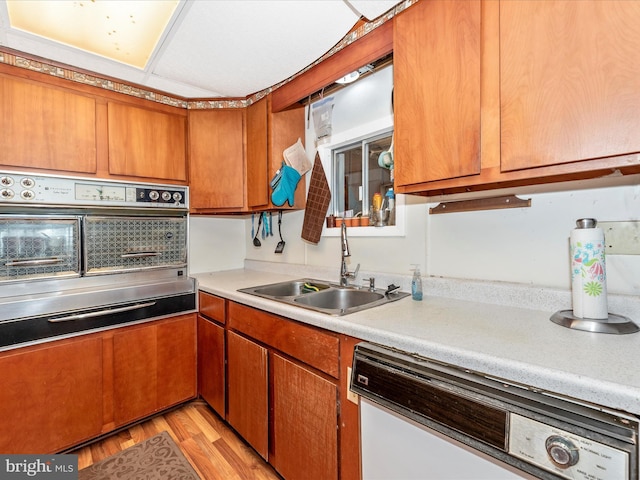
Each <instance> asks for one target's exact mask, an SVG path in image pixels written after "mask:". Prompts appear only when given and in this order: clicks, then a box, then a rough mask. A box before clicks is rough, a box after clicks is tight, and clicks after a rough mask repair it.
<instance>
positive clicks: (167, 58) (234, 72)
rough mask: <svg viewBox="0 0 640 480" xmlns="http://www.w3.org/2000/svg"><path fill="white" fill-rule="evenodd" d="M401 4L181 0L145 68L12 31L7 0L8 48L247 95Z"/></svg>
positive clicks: (2, 22)
mask: <svg viewBox="0 0 640 480" xmlns="http://www.w3.org/2000/svg"><path fill="white" fill-rule="evenodd" d="M14 1H15V0H14ZM94 1H118V0H94ZM150 1H152V0H150ZM398 3H400V0H181V1H180V5H179V6H178V8H177V9H176V12H175V14H174V16H173V18H172V19H171V21H170V22H169V25H168V26H167V29H166V30H165V32H164V34H163V36H162V38H161V39H160V42H159V43H158V45H157V47H156V49H155V51H154V53H153V55H152V56H151V59H150V61H149V62H148V64H147V66H146V68H144V69H143V70H140V69H138V68H135V67H131V66H128V65H125V64H122V63H119V62H116V61H113V60H110V59H107V58H104V57H101V56H98V55H95V54H91V53H88V52H85V51H83V50H80V49H77V48H73V47H70V46H68V45H64V44H61V43H57V42H52V41H50V40H47V39H44V38H42V37H39V36H36V35H33V34H30V33H27V32H24V31H21V30H18V29H15V28H12V27H11V25H10V23H9V15H8V10H7V3H6V1H5V0H2V1H1V2H0V45H1V46H4V47H8V48H11V49H15V50H18V51H21V52H24V53H27V54H31V55H36V56H39V57H43V58H45V59H49V60H53V61H55V62H59V63H64V64H67V65H72V66H74V67H77V68H80V69H84V70H89V71H92V72H95V73H97V74H101V75H104V76H108V77H114V78H116V79H120V80H122V81H125V82H128V83H134V84H138V85H142V86H145V87H148V88H152V89H156V90H160V91H163V92H166V93H169V94H173V95H176V96H181V97H186V98H211V97H241V98H244V97H246V96H248V95H251V94H253V93H256V92H259V91H261V90H264V89H266V88H269V87H271V86H273V85H275V84H277V83H279V82H281V81H283V80H285V79H287V78H289V77H291V76H292V75H294V74H295V73H297V72H299V71H300V70H302V69H303V68H305V67H306V66H308V65H310V64H311V63H313V62H314V61H316V60H317V59H318V58H320V57H321V56H322V55H323V54H325V53H326V52H327V51H329V50H330V49H331V48H332V47H333V46H334V45H335V44H336V43H338V42H339V41H340V40H341V39H342V38H343V37H344V36H345V35H346V34H347V33H348V32H349V31H350V30H351V28H352V27H353V26H354V24H355V23H356V22H357V21H358V20H359V19H360V18H361V17H364V18H365V19H367V20H373V19H375V18H377V17H378V16H380V15H382V14H383V13H385V12H387V11H388V10H389V9H391V8H392V7H394V6H395V5H396V4H398ZM69 28H73V27H72V26H71V25H70V26H69Z"/></svg>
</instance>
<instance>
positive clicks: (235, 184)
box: [189, 109, 245, 211]
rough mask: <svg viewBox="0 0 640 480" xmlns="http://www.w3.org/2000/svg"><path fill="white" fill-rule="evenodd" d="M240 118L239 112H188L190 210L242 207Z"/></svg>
mask: <svg viewBox="0 0 640 480" xmlns="http://www.w3.org/2000/svg"><path fill="white" fill-rule="evenodd" d="M243 118H244V113H243V111H242V110H241V109H229V110H225V109H216V110H191V111H189V149H190V157H189V172H190V182H189V186H190V195H191V199H190V204H191V208H192V209H194V210H196V211H197V210H204V211H206V210H216V209H235V210H241V209H242V208H243V207H244V175H245V172H244V145H243V136H244V135H243V121H244V120H243Z"/></svg>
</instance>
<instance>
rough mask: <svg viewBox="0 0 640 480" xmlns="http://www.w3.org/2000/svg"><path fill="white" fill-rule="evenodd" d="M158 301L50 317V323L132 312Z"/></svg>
mask: <svg viewBox="0 0 640 480" xmlns="http://www.w3.org/2000/svg"><path fill="white" fill-rule="evenodd" d="M155 304H156V302H155V301H153V302H146V303H138V304H136V305H128V306H126V307H118V308H106V309H104V310H98V311H96V312H89V313H78V314H76V315H69V316H66V317H60V318H50V319H49V322H50V323H58V322H69V321H71V320H84V319H86V318H93V317H100V316H102V315H109V314H113V313H122V312H130V311H131V310H139V309H140V308H145V307H151V306H153V305H155Z"/></svg>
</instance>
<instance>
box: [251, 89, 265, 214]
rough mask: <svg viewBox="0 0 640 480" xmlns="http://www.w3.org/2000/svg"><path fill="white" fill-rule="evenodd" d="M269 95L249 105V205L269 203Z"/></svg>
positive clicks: (262, 205)
mask: <svg viewBox="0 0 640 480" xmlns="http://www.w3.org/2000/svg"><path fill="white" fill-rule="evenodd" d="M267 166H268V159H267V97H264V98H262V99H261V100H259V101H257V102H255V103H253V104H252V105H250V106H249V107H247V167H246V176H247V180H246V189H247V207H248V208H250V209H254V208H260V207H263V208H264V207H266V206H267V205H268V204H269V196H270V195H269V193H270V188H269V180H270V179H268V178H267V174H268V172H267Z"/></svg>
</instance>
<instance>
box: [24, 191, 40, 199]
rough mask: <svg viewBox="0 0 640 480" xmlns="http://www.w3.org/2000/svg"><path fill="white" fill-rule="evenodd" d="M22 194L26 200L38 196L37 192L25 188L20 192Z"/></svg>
mask: <svg viewBox="0 0 640 480" xmlns="http://www.w3.org/2000/svg"><path fill="white" fill-rule="evenodd" d="M20 196H21V197H22V198H23V199H24V200H33V199H34V198H36V194H35V193H33V191H32V190H23V191H22V192H20Z"/></svg>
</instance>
